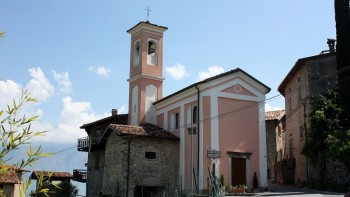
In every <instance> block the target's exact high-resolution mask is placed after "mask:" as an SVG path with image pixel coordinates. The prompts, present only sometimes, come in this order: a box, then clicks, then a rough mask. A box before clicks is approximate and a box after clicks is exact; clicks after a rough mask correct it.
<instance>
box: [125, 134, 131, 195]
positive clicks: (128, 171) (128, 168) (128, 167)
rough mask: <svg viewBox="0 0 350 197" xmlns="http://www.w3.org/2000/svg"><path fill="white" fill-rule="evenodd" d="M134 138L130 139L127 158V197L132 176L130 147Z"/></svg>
mask: <svg viewBox="0 0 350 197" xmlns="http://www.w3.org/2000/svg"><path fill="white" fill-rule="evenodd" d="M131 140H132V138H129V139H128V158H127V162H128V164H127V170H126V197H128V196H129V174H130V145H131Z"/></svg>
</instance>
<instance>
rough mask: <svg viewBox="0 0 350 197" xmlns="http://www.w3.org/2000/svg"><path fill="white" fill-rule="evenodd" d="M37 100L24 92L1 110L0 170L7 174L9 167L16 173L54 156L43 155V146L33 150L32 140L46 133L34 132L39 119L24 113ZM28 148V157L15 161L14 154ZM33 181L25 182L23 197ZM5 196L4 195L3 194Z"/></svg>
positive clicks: (26, 91)
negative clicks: (25, 107)
mask: <svg viewBox="0 0 350 197" xmlns="http://www.w3.org/2000/svg"><path fill="white" fill-rule="evenodd" d="M35 102H37V100H36V99H34V98H32V97H31V96H30V94H29V92H28V90H22V92H21V95H20V97H19V98H18V99H17V100H16V99H13V100H12V101H10V102H9V103H10V104H8V105H7V107H6V109H0V137H1V139H0V143H1V150H0V170H1V172H2V173H3V174H6V173H7V171H8V170H10V169H9V168H8V166H12V167H11V169H12V170H14V171H16V172H17V170H21V169H25V168H26V167H28V166H32V165H33V164H34V163H35V162H37V161H38V160H40V159H41V158H43V157H48V156H51V155H52V154H49V153H43V152H42V148H41V146H39V147H37V148H33V147H32V145H31V139H32V138H34V137H37V136H42V135H44V134H45V133H46V131H39V130H33V129H32V127H31V125H32V123H33V122H34V121H36V120H37V119H38V116H36V115H34V116H29V117H27V116H26V114H25V113H24V112H23V108H24V106H25V105H26V104H30V103H35ZM23 146H27V147H28V148H27V151H26V156H25V157H24V158H21V159H19V160H18V158H16V160H17V161H14V158H13V154H14V152H15V151H16V150H17V149H19V148H22V147H23ZM30 184H31V180H30V179H28V180H25V183H24V187H23V189H22V191H21V196H25V192H26V191H27V190H28V188H29V185H30ZM44 192H45V191H44ZM2 195H3V194H2Z"/></svg>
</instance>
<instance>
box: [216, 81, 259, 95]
mask: <svg viewBox="0 0 350 197" xmlns="http://www.w3.org/2000/svg"><path fill="white" fill-rule="evenodd" d="M221 92H225V93H231V94H239V95H246V96H256V95H255V94H253V93H252V92H251V91H249V90H248V89H246V88H245V87H243V86H242V85H240V84H235V85H233V86H230V87H228V88H226V89H224V90H221Z"/></svg>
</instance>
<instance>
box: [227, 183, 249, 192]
mask: <svg viewBox="0 0 350 197" xmlns="http://www.w3.org/2000/svg"><path fill="white" fill-rule="evenodd" d="M246 189H247V186H245V185H244V184H240V185H236V186H232V185H231V186H230V193H234V194H242V193H245V190H246Z"/></svg>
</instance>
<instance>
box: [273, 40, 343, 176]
mask: <svg viewBox="0 0 350 197" xmlns="http://www.w3.org/2000/svg"><path fill="white" fill-rule="evenodd" d="M329 46H330V50H329V51H326V52H323V53H321V54H320V55H316V56H311V57H306V58H301V59H299V60H298V61H297V62H296V63H295V65H294V66H293V67H292V69H291V70H290V71H289V73H288V74H287V76H286V77H285V78H284V80H283V81H282V83H281V84H280V85H279V87H278V91H279V92H280V93H281V94H282V95H283V96H284V97H285V113H286V131H285V132H286V136H285V137H286V139H285V143H286V152H285V153H284V157H285V159H283V161H284V162H287V163H288V168H289V169H290V170H289V174H288V180H289V181H288V182H287V183H305V182H309V181H310V180H311V178H312V176H315V175H314V174H313V172H312V171H311V170H312V169H314V167H312V166H310V162H309V161H308V160H307V158H306V157H305V156H304V155H302V154H301V151H302V148H303V145H304V143H305V137H306V132H307V131H308V129H309V127H310V126H309V113H310V111H311V109H312V103H313V99H314V98H315V96H317V95H319V94H320V93H321V92H322V91H324V90H325V89H327V88H334V87H335V86H336V83H337V67H336V66H337V63H336V53H335V52H334V51H335V50H334V48H333V47H334V41H333V44H331V42H329ZM291 172H292V173H291ZM284 181H286V180H284Z"/></svg>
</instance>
